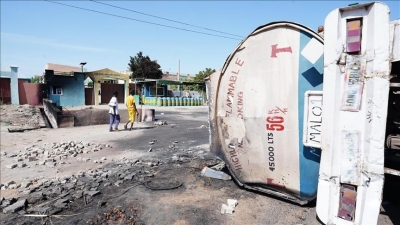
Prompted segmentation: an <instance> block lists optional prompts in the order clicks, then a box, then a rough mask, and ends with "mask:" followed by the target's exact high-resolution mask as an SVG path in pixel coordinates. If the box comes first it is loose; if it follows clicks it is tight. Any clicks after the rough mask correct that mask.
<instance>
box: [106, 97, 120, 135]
mask: <svg viewBox="0 0 400 225" xmlns="http://www.w3.org/2000/svg"><path fill="white" fill-rule="evenodd" d="M117 96H118V92H117V91H115V92H114V93H113V97H112V98H111V100H110V102H109V103H108V105H109V106H110V110H109V111H108V112H109V113H110V128H109V130H110V132H112V131H119V130H118V125H119V122H120V120H121V119H120V116H119V112H118V100H117ZM114 122H115V127H114V129H112V127H113V124H114Z"/></svg>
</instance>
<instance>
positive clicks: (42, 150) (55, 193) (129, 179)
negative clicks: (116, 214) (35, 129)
mask: <svg viewBox="0 0 400 225" xmlns="http://www.w3.org/2000/svg"><path fill="white" fill-rule="evenodd" d="M152 141H157V140H152ZM105 147H111V146H109V145H105V144H91V143H85V142H73V141H60V143H53V144H48V143H45V144H43V147H38V146H31V147H28V148H26V150H27V152H28V153H29V154H22V155H20V154H18V155H17V156H18V157H22V158H25V159H28V158H29V157H32V155H35V157H39V158H44V160H43V161H39V162H38V164H41V163H43V164H44V165H53V164H55V163H56V162H58V161H59V160H60V159H57V160H56V159H54V157H55V156H63V155H64V154H65V155H66V156H67V157H71V156H72V155H73V154H83V150H88V151H90V150H93V149H99V150H101V149H103V148H105ZM71 149H72V150H71ZM203 153H204V152H203V151H201V150H198V151H197V152H193V153H192V154H189V153H184V152H182V153H175V154H174V155H173V156H172V158H171V157H160V158H147V159H127V158H125V157H123V158H121V159H120V160H116V161H114V163H112V164H108V165H107V166H105V167H103V168H102V169H88V170H86V171H78V172H77V173H76V174H74V175H72V176H63V177H55V178H47V179H44V178H42V179H39V178H36V179H32V180H24V181H22V182H21V183H20V184H18V183H16V182H15V181H13V180H11V181H8V182H6V183H4V184H1V185H2V187H1V188H2V189H3V190H5V189H11V188H13V189H17V190H18V192H19V193H20V197H19V198H18V199H15V198H10V199H1V202H0V203H1V205H0V209H1V210H2V212H3V213H6V214H9V213H17V214H32V213H38V212H42V213H46V214H49V215H50V214H51V213H53V214H57V213H59V212H61V211H62V210H64V209H67V208H69V207H71V204H74V202H76V199H81V201H84V204H88V203H89V202H91V201H93V198H96V196H98V195H101V194H102V190H103V189H104V188H109V187H110V186H121V185H124V184H125V183H133V184H135V185H140V184H143V185H144V186H146V187H147V188H149V189H152V190H169V189H174V188H179V187H180V186H181V185H182V182H180V181H178V180H175V179H170V178H165V177H164V178H163V177H158V176H157V175H158V174H159V171H160V166H162V165H167V164H172V168H179V167H181V164H182V163H190V162H191V160H193V159H198V158H199V157H200V155H199V154H203ZM154 157H156V156H154ZM203 157H204V155H202V156H201V158H203ZM62 159H63V157H61V160H62ZM77 160H82V161H84V160H88V159H87V158H81V157H77ZM103 160H106V158H105V157H103V158H102V160H101V161H103ZM206 161H207V160H206ZM206 161H204V163H203V164H202V165H203V166H204V165H206V166H207V165H208V166H214V165H217V164H218V163H220V162H221V160H219V159H218V160H216V159H215V158H214V159H212V162H211V163H205V162H206ZM198 167H199V166H195V165H194V168H198ZM167 168H171V166H169V167H167ZM167 170H169V169H167ZM161 171H162V170H161ZM126 185H127V184H126Z"/></svg>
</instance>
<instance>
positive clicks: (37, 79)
mask: <svg viewBox="0 0 400 225" xmlns="http://www.w3.org/2000/svg"><path fill="white" fill-rule="evenodd" d="M31 83H40V77H38V76H34V77H31Z"/></svg>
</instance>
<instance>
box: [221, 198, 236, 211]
mask: <svg viewBox="0 0 400 225" xmlns="http://www.w3.org/2000/svg"><path fill="white" fill-rule="evenodd" d="M237 203H238V202H237V200H236V199H228V200H227V204H226V205H225V204H222V207H221V214H232V213H233V212H234V211H235V207H236V205H237Z"/></svg>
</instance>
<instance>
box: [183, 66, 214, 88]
mask: <svg viewBox="0 0 400 225" xmlns="http://www.w3.org/2000/svg"><path fill="white" fill-rule="evenodd" d="M213 73H215V69H211V68H206V69H205V70H203V71H199V73H197V74H196V76H195V77H194V78H193V81H194V82H196V83H203V82H204V80H205V79H206V78H207V77H208V76H210V75H211V74H213ZM189 89H190V90H194V91H201V92H203V91H204V90H203V89H204V87H199V86H192V87H190V88H189Z"/></svg>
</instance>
